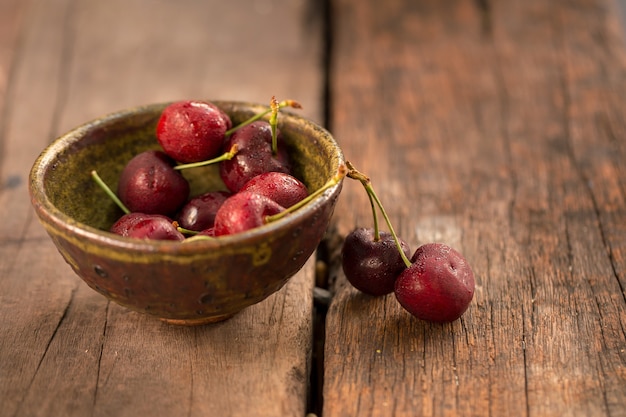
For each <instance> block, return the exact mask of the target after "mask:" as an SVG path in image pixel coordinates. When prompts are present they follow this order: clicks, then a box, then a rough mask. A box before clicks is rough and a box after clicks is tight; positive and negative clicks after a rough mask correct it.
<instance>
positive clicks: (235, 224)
mask: <svg viewBox="0 0 626 417" xmlns="http://www.w3.org/2000/svg"><path fill="white" fill-rule="evenodd" d="M284 210H285V208H284V207H283V206H281V205H280V204H278V203H277V202H275V201H274V200H272V199H270V198H268V197H266V196H264V195H260V194H256V193H252V192H249V191H246V192H241V193H237V194H234V195H233V196H232V197H230V198H228V199H227V200H226V201H225V202H224V204H222V206H221V207H220V208H219V210H218V211H217V214H216V215H215V226H214V228H215V235H216V236H223V235H231V234H234V233H240V232H244V231H246V230H250V229H253V228H255V227H259V226H263V225H264V224H265V218H266V217H267V216H271V215H274V214H277V213H280V212H282V211H284Z"/></svg>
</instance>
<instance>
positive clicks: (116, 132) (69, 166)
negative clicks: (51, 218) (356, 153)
mask: <svg viewBox="0 0 626 417" xmlns="http://www.w3.org/2000/svg"><path fill="white" fill-rule="evenodd" d="M215 103H216V104H217V105H218V106H220V107H221V108H222V109H224V110H225V111H226V113H227V114H228V115H229V116H230V117H231V118H232V120H233V124H235V125H236V124H238V123H240V122H242V121H244V120H246V119H248V118H249V117H251V116H252V115H254V114H257V113H259V112H262V111H264V110H266V109H267V107H266V106H261V105H256V104H250V103H240V102H215ZM166 105H167V103H163V104H156V105H150V106H144V107H139V108H136V109H132V110H130V111H123V112H120V113H115V114H112V115H109V116H105V117H103V118H101V119H98V120H96V121H94V122H90V123H87V124H85V125H83V126H81V127H79V128H77V129H75V130H73V131H71V132H69V133H67V134H66V135H64V136H63V137H61V138H60V139H58V140H57V141H55V142H54V143H53V144H52V145H51V146H50V147H49V149H48V150H47V151H45V152H44V153H43V154H42V157H41V158H42V159H43V160H42V163H41V164H36V166H37V165H38V166H39V168H40V169H42V170H43V172H41V174H43V175H42V184H41V185H42V188H43V189H42V193H43V195H45V197H46V198H47V199H48V201H49V203H50V205H51V207H53V208H55V209H56V210H58V211H59V213H60V214H61V215H62V216H67V218H68V219H71V220H72V222H76V223H77V224H79V225H84V226H86V227H88V228H95V229H99V230H108V229H109V227H110V226H111V225H112V224H113V222H115V220H117V219H118V218H119V216H120V215H121V214H122V212H121V210H119V208H117V206H116V205H115V203H114V202H113V201H111V200H110V199H109V198H108V197H107V196H106V194H104V192H103V191H102V190H101V189H100V188H99V187H98V185H97V184H95V182H94V181H93V179H92V178H91V176H90V173H91V171H92V170H96V171H97V172H98V174H99V175H100V176H101V177H102V179H103V180H104V181H105V182H106V183H107V184H108V185H109V186H110V187H111V188H112V189H113V190H115V189H116V188H117V178H118V177H119V175H120V173H121V171H122V169H123V167H124V166H125V165H126V163H127V162H128V161H129V160H130V159H131V158H132V157H133V156H135V155H136V154H137V153H139V152H141V151H144V150H147V149H159V145H158V143H157V140H156V136H155V131H156V124H157V121H158V119H159V116H160V113H161V111H162V110H163V108H165V106H166ZM279 129H280V130H281V131H282V133H283V136H284V139H285V146H287V148H288V150H289V153H290V156H291V158H292V161H293V164H294V175H295V176H296V177H298V178H300V179H301V180H302V181H303V182H304V183H305V184H306V185H307V187H308V188H309V190H315V189H317V188H319V187H321V186H322V185H323V184H324V183H325V182H326V181H328V180H329V179H330V178H331V177H332V176H333V175H334V174H335V173H336V171H337V168H338V166H339V164H340V163H341V160H342V156H341V153H340V150H339V148H338V147H337V146H336V144H335V143H334V141H333V140H332V138H330V135H329V134H328V132H326V131H325V130H324V129H322V128H321V127H319V126H317V125H316V124H314V123H311V122H310V121H308V120H306V119H304V118H301V117H299V116H297V115H293V114H290V113H286V112H281V114H280V115H279ZM183 174H184V175H185V177H187V179H188V180H189V182H190V185H191V194H192V196H193V195H198V194H201V193H203V192H206V191H209V190H223V189H226V188H225V186H224V184H223V183H222V181H221V179H220V178H219V173H218V168H217V165H213V166H209V167H203V168H194V169H188V170H185V171H183Z"/></svg>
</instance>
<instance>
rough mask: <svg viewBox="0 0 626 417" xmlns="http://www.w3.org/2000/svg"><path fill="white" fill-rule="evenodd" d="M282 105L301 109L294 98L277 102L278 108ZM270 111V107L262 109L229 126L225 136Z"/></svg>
mask: <svg viewBox="0 0 626 417" xmlns="http://www.w3.org/2000/svg"><path fill="white" fill-rule="evenodd" d="M283 107H291V108H293V109H301V108H302V105H300V103H298V102H297V101H295V100H283V101H281V102H280V103H278V108H279V109H282V108H283ZM271 112H272V108H271V107H270V108H269V109H267V110H266V111H263V112H261V113H257V114H255V115H254V116H252V117H251V118H249V119H247V120H245V121H243V122H241V123H239V124H238V125H237V126H234V127H231V128H230V129H228V130H227V131H226V133H225V135H226V136H230V135H232V134H233V133H234V132H235V130H237V129H241V128H242V127H244V126H247V125H249V124H250V123H254V122H256V121H257V120H260V119H262V118H264V117H265V116H267V115H268V114H270V113H271Z"/></svg>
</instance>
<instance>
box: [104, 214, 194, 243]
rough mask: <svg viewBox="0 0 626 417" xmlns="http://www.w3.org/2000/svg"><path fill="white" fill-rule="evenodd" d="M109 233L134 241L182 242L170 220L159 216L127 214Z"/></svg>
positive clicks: (182, 237) (181, 237)
mask: <svg viewBox="0 0 626 417" xmlns="http://www.w3.org/2000/svg"><path fill="white" fill-rule="evenodd" d="M110 231H111V232H113V233H116V234H118V235H120V236H125V237H131V238H135V239H151V240H176V241H183V240H184V239H185V237H184V236H183V234H182V233H180V232H179V231H178V230H177V228H176V226H175V225H174V223H173V222H172V220H171V219H170V218H168V217H166V216H162V215H160V214H145V213H129V214H125V215H123V216H122V217H120V218H119V219H118V220H117V222H115V223H114V224H113V226H111V229H110Z"/></svg>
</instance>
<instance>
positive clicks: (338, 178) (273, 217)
mask: <svg viewBox="0 0 626 417" xmlns="http://www.w3.org/2000/svg"><path fill="white" fill-rule="evenodd" d="M347 173H348V170H347V169H346V167H345V165H341V166H340V167H339V169H338V170H337V173H336V174H335V175H334V176H333V177H332V178H331V179H330V180H328V181H327V182H326V184H324V185H323V186H322V187H321V188H318V189H317V190H315V191H314V192H312V193H311V194H309V195H308V196H306V197H305V198H304V199H302V200H300V201H298V202H297V203H296V204H294V205H293V206H290V207H287V208H286V209H285V210H284V211H281V212H280V213H277V214H273V215H271V216H265V223H270V222H274V221H276V220H279V219H282V218H283V217H285V216H287V215H288V214H290V213H293V212H294V211H296V210H298V209H299V208H301V207H303V206H305V205H306V204H308V203H309V202H311V201H312V200H314V199H316V198H317V197H319V196H320V195H321V194H322V193H324V191H326V190H328V189H329V188H331V187H334V186H335V185H337V184H339V182H341V180H342V179H343V178H344V177H345V176H346V175H347Z"/></svg>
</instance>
